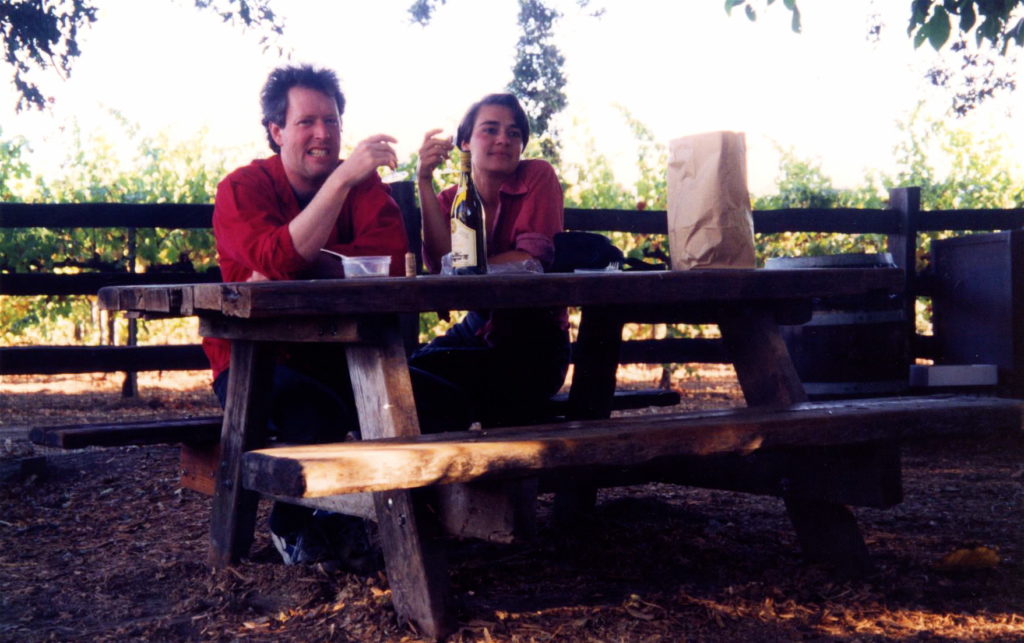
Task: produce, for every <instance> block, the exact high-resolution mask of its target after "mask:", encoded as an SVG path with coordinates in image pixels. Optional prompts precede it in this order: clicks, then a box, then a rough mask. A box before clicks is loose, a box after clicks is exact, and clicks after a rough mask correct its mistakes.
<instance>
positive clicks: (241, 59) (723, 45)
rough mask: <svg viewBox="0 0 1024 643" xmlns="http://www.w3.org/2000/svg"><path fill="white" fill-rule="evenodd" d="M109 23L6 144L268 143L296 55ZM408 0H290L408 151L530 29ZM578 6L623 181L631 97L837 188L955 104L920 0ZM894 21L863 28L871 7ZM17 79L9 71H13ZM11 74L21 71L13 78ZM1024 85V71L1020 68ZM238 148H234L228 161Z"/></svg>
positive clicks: (999, 130)
mask: <svg viewBox="0 0 1024 643" xmlns="http://www.w3.org/2000/svg"><path fill="white" fill-rule="evenodd" d="M95 4H96V6H97V7H98V8H99V19H98V20H97V22H96V23H95V24H94V25H93V26H92V27H91V28H90V29H88V30H87V31H86V32H85V33H84V34H83V35H82V38H81V49H82V51H83V54H82V56H81V57H80V58H79V59H78V61H77V62H76V63H75V67H74V69H73V73H72V76H71V78H70V79H69V80H67V81H62V80H60V79H59V78H58V77H57V76H56V75H55V74H54V73H52V72H51V73H50V74H48V75H43V76H40V77H39V80H40V81H41V82H42V84H43V87H44V91H46V92H48V93H49V94H50V95H53V96H55V98H56V103H55V105H54V106H53V109H52V110H51V111H50V112H48V113H45V114H37V113H26V112H22V113H21V114H17V115H16V114H15V113H14V112H13V105H14V102H15V97H14V93H13V88H12V87H11V86H10V85H9V84H8V83H3V84H0V123H2V124H0V129H2V134H3V137H4V138H9V137H11V136H15V135H19V134H22V135H25V136H26V137H28V138H29V139H30V141H31V142H32V145H33V147H34V148H35V149H36V152H37V154H39V157H40V161H39V163H40V167H47V166H46V164H45V159H46V157H47V154H54V155H56V156H57V157H58V158H59V151H60V149H61V134H60V128H61V125H62V124H63V123H65V122H67V120H68V119H69V118H72V117H73V118H76V119H78V121H79V123H80V124H81V125H82V126H83V129H84V130H86V131H89V130H96V131H101V132H104V133H105V134H107V135H108V136H110V137H113V136H116V134H117V132H118V131H119V130H118V129H117V127H115V126H114V125H113V124H112V122H111V120H110V119H109V117H108V116H106V115H105V114H106V111H107V110H108V109H111V108H112V109H116V110H118V111H119V112H121V113H122V114H123V115H124V116H125V117H126V118H127V119H128V120H129V121H131V122H136V123H138V124H139V125H140V126H141V128H142V130H143V131H144V132H146V133H148V134H152V135H155V134H157V133H159V132H160V131H162V130H164V131H171V132H173V133H174V134H176V135H178V136H181V137H183V138H190V137H194V136H195V135H196V134H197V133H198V132H199V131H200V130H201V129H203V128H206V129H207V130H208V134H207V141H208V142H209V143H210V144H211V145H216V146H219V147H227V148H231V149H233V150H237V159H235V160H237V163H236V164H237V165H241V164H243V163H245V162H247V161H248V160H249V159H251V158H253V157H255V156H264V155H267V154H269V149H268V148H267V147H266V145H265V142H264V135H263V133H262V131H261V128H260V124H259V121H260V114H259V106H258V93H259V89H260V87H261V85H262V83H263V81H264V79H265V77H266V74H267V72H268V71H269V70H270V69H272V68H273V67H275V66H277V65H278V64H280V63H281V62H282V61H281V60H280V59H279V58H277V57H276V54H269V53H263V52H262V50H261V47H260V45H259V44H258V39H257V37H256V35H255V34H243V33H240V32H239V31H237V30H235V29H233V28H231V27H229V26H227V25H225V24H222V23H221V22H220V20H219V18H217V16H215V15H214V14H212V13H207V12H200V11H198V10H196V9H195V8H194V7H193V6H192V4H193V3H192V1H191V0H174V1H172V0H95ZM410 4H411V0H373V1H372V2H368V1H366V0H289V1H288V2H284V1H282V0H278V1H277V2H275V3H274V8H275V10H276V11H278V12H279V13H280V14H281V15H282V16H284V18H285V23H286V24H285V29H286V34H285V38H284V44H285V45H286V46H287V47H290V48H291V49H292V50H293V52H294V54H293V58H292V61H293V62H309V63H313V64H317V65H322V66H328V67H331V68H333V69H335V70H336V71H337V72H338V74H339V76H340V78H341V81H342V89H343V91H344V92H345V94H346V97H347V99H348V109H347V110H346V113H345V117H344V136H345V143H346V144H354V143H355V142H357V141H358V140H359V139H361V138H363V137H364V136H367V135H370V134H373V133H377V132H387V133H390V134H392V135H393V136H395V137H397V138H398V139H399V144H398V152H399V157H400V158H402V159H405V158H407V157H408V156H409V155H410V154H412V153H414V152H415V151H416V150H417V149H418V147H419V143H420V141H421V139H422V136H423V133H424V132H425V131H426V130H428V129H430V128H433V127H442V128H447V129H448V130H449V131H450V130H452V129H454V125H455V124H456V123H457V121H458V119H459V117H460V116H461V115H462V113H463V111H464V110H465V109H466V107H467V106H468V105H469V104H470V103H471V102H473V101H474V100H476V99H477V98H479V97H480V96H482V95H484V94H485V93H489V92H492V91H501V90H502V89H503V87H504V86H505V85H506V84H507V83H508V81H509V80H510V77H511V71H510V70H511V66H512V61H513V57H514V45H515V41H516V39H517V37H518V32H517V23H516V12H517V10H518V3H516V2H515V0H488V1H486V2H482V1H480V0H448V2H447V4H446V5H444V6H442V7H440V8H439V10H438V11H437V13H436V14H435V17H434V20H433V22H432V23H431V24H430V25H429V26H428V27H426V28H423V27H420V26H418V25H414V24H411V23H410V21H409V18H408V14H407V9H408V6H409V5H410ZM553 4H555V5H556V6H558V7H560V8H561V9H562V10H563V12H564V14H565V17H564V19H563V20H562V21H561V22H560V24H559V27H558V32H557V43H558V45H559V46H560V47H561V49H562V51H563V53H564V55H565V57H566V61H567V64H566V75H567V77H568V79H569V85H568V88H567V91H568V95H569V108H568V109H567V111H566V112H565V114H564V116H563V117H562V118H561V120H560V127H561V130H562V133H563V136H564V138H565V140H566V145H567V149H566V154H565V156H566V157H568V158H569V159H572V157H573V155H574V154H575V153H576V152H575V150H576V149H577V144H578V143H579V142H586V141H587V140H589V139H591V138H592V139H594V141H595V143H596V147H597V149H598V151H600V152H602V153H604V154H605V155H606V156H608V157H609V158H610V159H612V160H613V161H614V162H615V163H616V165H615V167H616V168H617V175H618V176H620V179H621V180H623V181H624V182H626V183H628V182H629V181H630V180H631V178H632V177H631V176H630V167H631V165H632V163H633V160H634V158H635V145H634V142H633V138H632V135H631V133H630V131H629V129H628V126H627V124H626V121H625V119H624V118H623V117H622V115H621V113H620V111H619V109H618V108H617V106H622V107H624V108H626V109H627V110H629V112H631V113H632V115H633V116H634V117H636V118H637V119H639V120H640V121H641V122H643V123H644V124H646V125H647V126H648V127H649V128H650V129H651V130H652V131H653V132H654V133H655V135H656V136H657V137H658V139H659V141H661V142H663V143H667V142H668V141H669V140H671V139H673V138H676V137H679V136H685V135H688V134H695V133H698V132H704V131H709V130H718V129H729V130H735V131H743V132H746V134H747V145H748V162H749V166H750V172H749V174H750V184H751V188H752V190H754V191H755V192H758V193H764V192H766V191H768V190H769V188H770V187H771V186H772V184H773V181H774V178H775V176H776V161H777V157H776V155H775V152H774V147H773V146H774V144H778V145H781V146H783V147H786V148H789V147H792V148H793V149H794V150H795V151H796V153H797V155H798V156H799V157H801V158H809V159H815V160H818V161H819V162H820V163H821V165H822V166H823V168H824V170H825V171H826V173H827V174H829V175H830V176H831V177H832V178H833V179H834V181H835V182H836V184H837V185H838V186H840V187H849V186H853V185H856V184H859V183H860V179H861V178H862V176H863V174H864V172H865V171H866V170H868V169H871V168H882V169H888V168H889V167H890V166H891V163H892V147H893V145H894V144H895V143H896V142H897V140H898V139H899V134H898V131H897V129H896V123H897V121H899V120H900V119H903V118H905V117H906V115H907V114H908V113H909V112H910V110H912V109H913V108H914V106H915V105H916V104H917V102H918V101H919V100H925V101H927V103H928V106H929V107H928V109H929V110H930V112H931V113H933V114H935V115H940V114H941V113H942V112H943V110H944V109H945V108H946V107H947V105H948V96H947V95H946V94H944V93H942V92H941V91H939V90H935V89H934V88H931V87H930V86H928V85H927V83H926V82H925V81H924V80H922V76H923V71H924V70H925V69H927V68H928V67H929V65H930V64H931V63H933V62H934V60H935V54H934V52H933V51H932V50H931V49H930V47H928V46H927V45H925V46H923V47H922V48H921V49H920V50H917V51H915V50H914V49H913V47H912V44H911V42H910V39H909V38H908V37H907V35H906V24H907V20H908V18H909V13H908V12H909V0H900V1H896V2H893V1H892V0H876V1H875V2H871V1H870V0H847V1H844V2H835V1H834V0H801V1H800V3H799V6H800V7H801V10H802V12H803V27H804V28H803V33H802V34H794V33H792V32H791V31H790V29H789V17H790V16H789V12H788V11H786V10H785V9H784V8H783V7H782V6H781V4H782V3H778V6H772V7H771V8H770V10H768V11H767V12H762V15H761V17H760V19H759V21H758V22H757V23H750V22H748V21H747V19H746V18H745V17H743V16H742V15H741V14H740V13H739V12H737V13H736V15H733V16H732V17H728V16H726V14H725V11H724V9H723V4H724V3H723V2H722V1H721V0H687V1H685V2H680V1H679V0H593V1H592V4H593V5H594V6H595V7H602V6H603V7H604V8H605V9H606V13H605V15H604V16H603V17H602V18H600V19H595V18H592V17H589V16H586V15H585V14H584V13H583V12H581V11H580V10H578V9H577V7H576V5H575V2H573V0H553ZM874 13H878V14H880V15H881V16H882V18H883V20H884V23H885V24H886V26H887V28H886V29H885V30H884V31H883V35H882V38H881V41H880V42H878V43H869V42H868V41H867V39H866V32H867V25H868V22H869V21H868V18H869V16H870V15H872V14H874ZM4 74H5V75H6V74H7V70H6V69H4ZM5 78H6V76H5ZM1022 80H1024V79H1022ZM1015 94H1016V95H1014V96H1011V97H1009V98H1007V99H1005V100H1003V101H1000V103H999V104H998V105H992V106H991V107H987V108H985V109H983V110H977V113H976V114H974V115H972V117H971V118H970V119H968V120H967V121H964V122H958V123H957V124H958V125H961V126H966V127H970V128H972V129H979V130H982V131H984V132H986V133H987V134H989V135H998V136H1001V137H1005V138H1006V139H1007V140H1008V141H1009V142H1010V143H1011V145H1012V149H1013V150H1014V151H1013V158H1014V159H1015V161H1016V162H1017V163H1018V164H1022V165H1024V128H1022V127H1020V126H1017V127H1014V126H1012V125H1011V122H1012V121H1011V120H1010V116H1011V114H1013V113H1016V114H1017V115H1018V116H1019V115H1020V114H1022V113H1024V90H1019V91H1017V92H1016V93H1015ZM232 158H234V157H232Z"/></svg>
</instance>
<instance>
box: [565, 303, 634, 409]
mask: <svg viewBox="0 0 1024 643" xmlns="http://www.w3.org/2000/svg"><path fill="white" fill-rule="evenodd" d="M621 348H622V318H621V317H619V316H618V315H616V314H614V313H613V312H611V311H609V310H605V309H603V308H600V307H594V306H591V307H584V308H583V309H582V310H581V311H580V327H579V332H578V333H577V334H576V347H575V348H574V349H573V356H574V360H573V361H574V364H573V374H572V385H571V387H570V389H569V416H570V417H571V418H572V419H574V420H593V419H601V418H606V417H609V416H610V415H611V414H612V397H613V396H614V395H615V375H616V372H617V371H618V368H619V350H620V349H621Z"/></svg>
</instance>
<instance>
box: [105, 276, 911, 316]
mask: <svg viewBox="0 0 1024 643" xmlns="http://www.w3.org/2000/svg"><path fill="white" fill-rule="evenodd" d="M903 280H904V275H903V271H902V270H900V269H898V268H815V269H792V270H766V269H715V270H710V269H709V270H687V271H651V272H631V271H626V272H603V273H545V274H534V273H525V274H522V273H517V274H504V275H478V276H477V275H474V276H439V275H425V276H418V277H387V278H374V279H315V280H305V281H262V282H245V283H195V284H175V285H148V286H109V287H106V288H102V289H101V290H100V291H99V301H100V306H101V307H102V308H104V309H107V310H120V311H128V312H138V313H155V314H163V315H178V316H188V315H195V314H204V313H220V314H223V315H227V316H230V317H241V318H250V317H251V318H255V317H274V316H292V315H325V314H376V313H404V312H421V311H431V310H468V309H480V308H523V307H535V306H595V305H601V306H620V307H621V306H631V305H650V304H656V305H666V306H668V305H678V304H690V303H715V302H718V303H730V302H756V301H768V302H771V301H790V300H807V299H811V298H815V297H835V296H855V295H864V294H868V293H899V292H901V291H902V289H903Z"/></svg>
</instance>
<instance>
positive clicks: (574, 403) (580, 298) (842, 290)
mask: <svg viewBox="0 0 1024 643" xmlns="http://www.w3.org/2000/svg"><path fill="white" fill-rule="evenodd" d="M903 284H904V275H903V272H902V271H901V270H899V269H895V268H892V269H890V268H829V269H805V270H800V269H797V270H771V271H769V270H760V269H734V270H691V271H664V272H608V273H587V274H506V275H483V276H467V277H445V276H418V277H394V278H379V279H362V280H360V279H349V280H310V281H286V282H285V281H282V282H254V283H226V284H208V283H207V284H181V285H170V286H168V285H154V286H115V287H108V288H103V289H102V290H100V293H99V298H100V304H101V306H102V307H103V308H106V309H108V310H117V311H125V312H127V313H128V314H130V315H141V316H151V317H162V316H192V315H196V316H198V317H199V319H200V334H202V335H203V336H209V337H221V338H226V339H229V340H231V342H232V352H231V367H230V375H229V384H228V399H227V406H226V409H225V414H224V424H223V429H222V434H221V461H220V469H219V472H218V482H217V487H216V492H215V496H214V505H213V512H212V525H211V540H212V545H211V562H212V563H213V564H214V565H218V566H219V565H230V564H232V563H233V562H236V561H237V560H238V559H239V558H240V557H241V556H243V555H245V554H246V552H247V551H248V549H249V546H250V544H251V541H252V537H253V532H254V525H255V518H256V508H257V501H258V498H259V495H258V494H257V493H255V492H253V491H250V490H248V489H246V488H245V487H244V486H243V479H244V475H243V474H244V471H243V456H244V454H245V453H246V452H250V451H252V450H255V449H258V448H260V447H262V446H263V445H264V442H265V437H266V433H265V431H266V429H265V426H266V417H267V408H266V401H267V400H268V398H269V396H268V395H266V392H267V391H268V390H269V387H270V371H271V369H270V368H269V367H270V363H271V360H272V359H273V348H274V346H275V344H276V343H279V342H334V343H341V344H343V345H344V346H345V351H346V355H347V358H348V368H349V372H350V377H351V382H352V387H353V392H354V394H355V400H356V405H357V410H358V415H359V421H360V430H361V433H362V436H363V439H364V440H367V439H380V438H400V437H406V438H409V437H415V436H418V435H419V433H420V429H419V422H418V419H417V415H416V408H415V405H414V402H413V396H412V388H411V384H410V378H409V372H408V368H407V363H406V354H405V349H404V346H403V341H402V336H401V333H400V317H401V315H402V314H404V313H418V312H423V311H445V310H471V309H498V308H523V307H541V306H576V307H579V308H580V310H581V318H580V324H579V331H578V338H577V348H576V351H577V355H576V367H575V370H574V373H573V378H572V382H571V388H570V396H569V397H570V409H571V411H570V414H571V415H572V417H574V418H579V419H595V418H597V419H599V418H607V417H608V416H609V415H610V411H611V398H612V395H613V393H614V389H615V375H616V368H617V365H618V353H619V346H620V342H621V334H622V326H623V324H624V323H626V322H634V321H636V322H669V323H676V322H679V323H702V324H717V325H718V327H719V329H720V331H721V334H722V338H723V342H724V344H725V347H726V350H727V351H728V353H729V356H730V360H731V361H732V364H733V365H734V367H735V370H736V374H737V377H738V380H739V383H740V386H741V388H742V390H743V394H744V397H745V398H746V403H747V405H748V406H751V407H755V406H788V405H793V404H797V403H800V402H804V401H805V400H806V395H805V393H804V389H803V386H802V384H801V382H800V380H799V378H798V376H797V374H796V371H795V369H794V368H793V364H792V362H791V360H790V357H789V353H788V351H787V349H786V346H785V344H784V342H783V341H782V338H781V335H780V333H779V330H778V324H779V323H780V322H781V323H787V324H788V323H802V322H805V321H807V320H808V319H809V318H810V316H811V304H812V301H813V300H814V298H817V297H837V296H847V295H849V296H861V295H866V294H871V293H876V294H878V295H879V296H887V295H892V294H898V293H900V292H901V291H902V288H903ZM639 436H640V437H639V439H642V431H641V432H640V433H639ZM421 491H422V489H393V490H386V491H379V492H375V493H374V494H373V502H374V506H375V511H376V520H377V522H378V524H379V526H380V533H381V539H382V547H383V551H384V556H385V561H386V565H387V573H388V579H389V583H390V585H391V588H392V592H393V600H394V602H395V606H396V610H397V611H398V613H399V614H400V615H401V616H402V617H404V618H408V619H411V620H412V621H414V622H416V623H417V624H418V625H419V626H420V628H421V630H422V631H425V632H427V633H428V634H433V635H440V634H442V633H443V632H444V631H446V628H447V625H446V624H447V623H449V619H450V612H449V608H448V599H447V569H446V567H445V563H444V554H443V550H442V546H441V545H442V544H441V543H440V542H439V539H438V538H437V533H438V532H437V528H436V525H434V524H433V521H434V518H433V517H432V516H431V515H430V514H429V512H426V511H424V507H425V504H424V503H425V499H424V497H423V496H422V495H421V494H420V492H421ZM786 504H787V510H788V511H789V513H790V516H791V518H792V519H793V523H794V525H795V527H796V529H797V531H798V534H799V535H800V537H801V542H804V541H805V540H806V539H808V538H809V539H811V540H814V539H815V538H817V540H819V541H820V542H821V543H823V544H821V546H822V547H826V548H827V547H835V546H848V545H849V543H845V544H844V543H840V544H839V545H837V544H835V542H834V541H837V540H838V541H843V540H844V539H845V540H847V541H849V540H850V539H853V541H855V542H854V544H853V547H854V548H856V547H858V546H859V547H861V548H863V542H862V541H861V540H860V536H859V531H857V529H856V525H855V524H854V523H853V519H852V516H851V515H850V514H849V512H848V511H846V509H845V507H844V506H842V505H839V504H837V503H834V502H832V503H830V502H827V501H814V500H800V499H798V498H794V499H787V503H786ZM851 529H852V534H851ZM830 541H833V542H830ZM858 543H859V545H858Z"/></svg>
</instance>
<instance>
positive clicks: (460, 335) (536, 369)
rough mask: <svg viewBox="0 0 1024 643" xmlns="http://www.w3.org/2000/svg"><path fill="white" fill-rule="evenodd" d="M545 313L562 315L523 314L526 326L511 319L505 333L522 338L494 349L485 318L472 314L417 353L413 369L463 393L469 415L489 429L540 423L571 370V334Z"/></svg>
mask: <svg viewBox="0 0 1024 643" xmlns="http://www.w3.org/2000/svg"><path fill="white" fill-rule="evenodd" d="M544 313H549V314H551V315H556V314H558V313H557V311H539V314H538V311H523V312H522V315H523V317H522V319H521V320H520V319H508V318H506V319H505V320H503V321H505V322H506V327H507V326H509V325H512V326H513V327H515V328H516V331H517V332H516V333H515V335H511V336H507V337H500V338H499V340H500V341H498V342H496V343H495V345H490V344H488V343H487V342H486V341H485V340H484V338H483V336H482V329H483V327H484V324H485V322H486V320H485V318H484V316H483V315H481V314H479V313H476V312H469V313H467V315H466V316H465V317H464V318H463V320H462V321H461V322H459V323H458V324H455V325H454V326H452V327H451V328H450V329H449V330H448V332H447V333H446V334H445V335H443V336H441V337H438V338H436V339H434V341H432V342H430V343H429V344H427V345H426V346H424V347H423V348H421V349H420V350H418V351H416V352H415V353H414V354H413V355H412V357H410V358H409V365H410V366H411V367H412V368H414V369H418V370H421V371H424V372H428V373H431V374H433V375H435V376H437V377H440V378H441V379H442V380H444V381H446V382H450V383H452V384H454V385H455V386H456V387H458V388H459V389H460V390H462V391H464V392H465V394H466V398H467V399H468V401H469V402H468V403H469V405H470V406H469V413H470V415H471V416H472V417H473V419H474V420H478V421H480V422H481V423H483V424H484V425H485V426H501V425H506V426H507V425H513V424H522V423H528V422H530V421H536V420H537V419H539V418H540V417H541V416H542V411H541V410H540V409H541V408H542V407H543V405H544V403H545V402H546V401H547V400H548V399H549V398H550V397H551V396H552V395H554V394H555V393H557V392H558V390H559V389H560V388H561V386H562V383H563V382H564V381H565V374H566V371H567V369H568V367H569V334H568V332H567V331H564V330H561V329H560V328H558V327H557V324H553V323H551V320H550V319H545V318H544V317H543V316H542V315H543V314H544ZM505 314H507V315H516V314H519V313H518V311H507V312H506V313H505ZM517 322H521V323H517Z"/></svg>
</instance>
